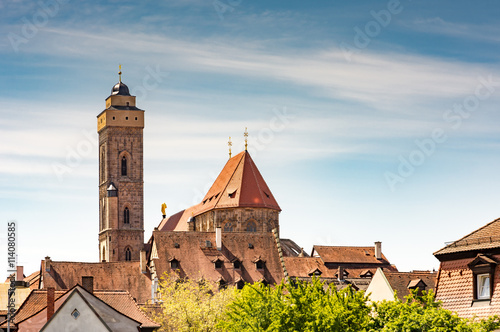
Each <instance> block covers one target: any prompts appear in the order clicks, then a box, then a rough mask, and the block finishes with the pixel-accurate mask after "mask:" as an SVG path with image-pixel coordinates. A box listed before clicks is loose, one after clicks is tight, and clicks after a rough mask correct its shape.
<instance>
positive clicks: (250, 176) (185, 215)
mask: <svg viewBox="0 0 500 332" xmlns="http://www.w3.org/2000/svg"><path fill="white" fill-rule="evenodd" d="M231 207H253V208H268V209H273V210H278V211H281V208H280V207H279V205H278V203H277V202H276V200H275V199H274V196H273V194H272V193H271V190H270V189H269V187H268V186H267V184H266V181H264V178H263V177H262V175H261V174H260V172H259V169H258V168H257V166H256V165H255V163H254V162H253V160H252V157H250V154H249V153H248V152H247V151H243V152H241V153H239V154H237V155H236V156H234V157H232V158H231V159H229V161H228V162H227V163H226V165H225V166H224V168H223V169H222V171H221V172H220V174H219V176H218V177H217V179H215V182H214V183H213V185H212V187H210V189H209V190H208V192H207V194H206V195H205V197H204V198H203V200H202V201H201V202H200V203H199V204H197V205H194V206H191V207H190V208H187V209H186V210H182V211H180V212H178V213H176V214H174V215H171V216H170V217H167V218H165V219H163V220H162V221H161V223H160V225H159V226H158V230H160V231H187V230H188V223H187V222H188V219H189V218H190V217H191V216H194V217H196V216H197V215H200V214H202V213H204V212H207V211H210V210H213V209H223V208H231Z"/></svg>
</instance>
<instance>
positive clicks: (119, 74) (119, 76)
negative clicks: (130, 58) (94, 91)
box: [118, 65, 122, 83]
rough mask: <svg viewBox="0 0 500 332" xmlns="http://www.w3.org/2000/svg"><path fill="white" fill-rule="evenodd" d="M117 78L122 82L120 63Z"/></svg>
mask: <svg viewBox="0 0 500 332" xmlns="http://www.w3.org/2000/svg"><path fill="white" fill-rule="evenodd" d="M118 78H119V79H120V83H121V82H122V65H118Z"/></svg>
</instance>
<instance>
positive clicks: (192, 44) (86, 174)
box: [0, 0, 500, 272]
mask: <svg viewBox="0 0 500 332" xmlns="http://www.w3.org/2000/svg"><path fill="white" fill-rule="evenodd" d="M499 9H500V8H499V5H498V4H497V3H496V2H494V1H483V2H481V4H480V5H478V4H476V3H472V2H468V1H441V2H435V1H418V2H417V1H399V2H398V1H378V2H374V1H359V2H356V3H351V2H344V1H314V2H312V3H309V2H304V1H279V2H272V3H269V2H267V1H249V0H220V1H219V0H216V1H210V0H208V1H201V0H182V1H181V0H172V1H142V2H139V3H138V2H136V1H126V0H125V1H108V2H95V1H83V2H76V1H71V0H60V1H57V0H41V1H39V2H33V1H8V2H7V1H0V18H1V19H0V35H1V36H2V38H0V78H1V79H0V91H1V92H0V101H1V105H2V107H1V108H0V140H1V142H2V144H0V181H1V182H0V183H1V186H0V211H1V214H0V216H1V220H3V221H2V222H3V223H4V224H5V225H6V222H7V221H8V220H17V221H18V223H19V264H20V265H24V266H26V270H27V272H32V271H34V270H37V269H38V268H39V264H40V260H41V259H43V258H44V257H45V256H46V255H49V256H51V258H52V259H54V260H59V261H62V260H66V261H67V260H74V261H96V260H97V258H98V242H97V232H98V190H97V189H98V188H97V174H98V172H97V170H98V165H97V157H98V156H97V147H96V144H97V134H96V115H97V114H99V113H100V112H101V111H102V110H103V109H104V106H105V104H104V100H105V98H106V97H107V96H108V95H109V93H110V90H111V87H112V86H113V85H114V84H115V83H116V82H117V80H118V75H117V71H118V64H122V66H123V67H122V71H123V76H122V77H123V81H124V82H125V83H126V84H127V85H128V86H129V88H130V90H131V92H132V93H134V94H136V95H137V104H138V106H139V107H140V108H142V109H144V110H146V128H145V130H144V152H145V155H144V182H145V184H144V187H145V228H146V232H145V237H146V240H147V238H149V236H150V234H151V231H152V229H153V227H155V226H156V225H157V224H158V223H159V222H160V219H161V213H160V206H161V203H163V202H166V203H167V205H168V209H167V211H168V213H169V214H173V213H175V212H177V211H179V210H181V209H183V208H185V207H188V206H190V205H192V204H194V203H197V202H198V201H199V200H200V199H201V197H202V196H203V195H204V193H205V192H206V191H207V190H208V188H209V186H210V185H211V183H212V181H213V180H214V179H215V177H216V176H217V174H218V172H219V171H220V170H221V169H222V167H223V166H224V164H225V162H226V160H227V153H228V151H227V140H228V137H229V136H231V137H232V138H233V152H234V153H237V152H239V151H241V150H242V149H243V131H244V129H245V127H248V131H249V134H250V136H249V150H250V153H251V154H252V157H253V159H254V161H255V162H256V163H257V165H258V167H259V168H260V171H261V173H262V174H263V176H264V178H265V179H266V181H267V183H268V185H269V187H270V188H271V190H272V191H273V194H274V196H275V197H276V199H277V201H278V203H279V204H280V206H281V208H282V209H283V212H282V213H281V216H280V224H281V235H282V237H284V238H291V239H293V240H295V241H296V242H297V243H298V244H299V245H301V246H303V247H304V248H305V250H306V251H308V252H309V251H310V250H311V248H312V245H313V244H323V245H353V246H371V245H373V242H374V241H382V243H383V244H382V247H383V248H382V250H383V252H384V254H385V255H386V256H387V257H388V259H389V260H390V261H391V262H392V263H394V264H396V265H397V267H398V268H399V269H400V270H401V271H409V270H413V269H432V268H436V269H437V268H438V266H439V264H438V261H437V260H436V259H435V258H434V257H433V255H432V253H433V252H434V251H436V250H438V249H440V248H441V247H443V245H444V243H445V242H447V241H453V240H456V239H458V238H460V237H462V236H464V235H466V234H467V233H469V232H471V231H473V230H475V229H477V228H479V227H480V226H482V225H484V224H486V223H487V222H489V221H491V220H493V219H495V218H497V217H499V216H500V207H499V204H498V202H499V201H500V194H499V193H498V190H497V184H498V183H499V182H500V174H499V172H498V165H500V155H499V153H498V150H499V148H500V139H499V138H498V137H499V136H498V122H499V120H500V114H499V112H498V106H497V105H498V103H499V99H500V98H499V96H500V94H499V91H500V66H499V60H498V54H499V51H500V50H499V48H500V46H499V45H500V43H498V41H499V39H500V37H498V36H500V23H499V21H498V11H499ZM4 228H6V226H5V227H4ZM0 234H1V235H3V236H2V238H1V239H2V241H3V243H4V244H3V245H2V246H4V247H5V242H6V239H5V230H1V231H0ZM2 264H3V265H2ZM4 265H5V263H3V262H2V263H1V264H0V268H2V266H4ZM3 270H5V268H4V269H3Z"/></svg>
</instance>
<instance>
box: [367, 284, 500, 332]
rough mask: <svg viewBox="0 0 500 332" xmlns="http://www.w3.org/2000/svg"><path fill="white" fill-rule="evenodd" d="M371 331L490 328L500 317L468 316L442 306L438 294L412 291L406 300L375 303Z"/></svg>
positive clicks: (438, 331) (480, 330) (469, 331)
mask: <svg viewBox="0 0 500 332" xmlns="http://www.w3.org/2000/svg"><path fill="white" fill-rule="evenodd" d="M372 306H373V322H372V329H371V331H382V332H426V331H429V332H452V331H457V332H487V331H493V330H494V329H496V328H498V327H500V321H499V319H498V317H496V316H494V317H490V318H488V319H486V320H480V321H475V320H469V319H464V318H460V317H458V316H457V315H456V314H454V313H452V312H451V311H449V310H445V309H443V308H442V307H441V303H440V302H436V299H435V294H434V292H433V291H432V290H431V291H428V292H426V291H424V292H422V294H419V293H418V291H417V290H415V291H412V292H411V293H410V294H409V295H408V296H406V297H405V299H404V300H403V301H401V300H399V299H398V298H397V297H396V296H395V299H394V301H382V302H379V303H373V305H372Z"/></svg>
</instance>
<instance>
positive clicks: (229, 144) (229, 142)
mask: <svg viewBox="0 0 500 332" xmlns="http://www.w3.org/2000/svg"><path fill="white" fill-rule="evenodd" d="M227 146H229V159H231V146H233V142H231V136H229V141H228V142H227Z"/></svg>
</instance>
